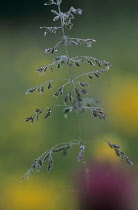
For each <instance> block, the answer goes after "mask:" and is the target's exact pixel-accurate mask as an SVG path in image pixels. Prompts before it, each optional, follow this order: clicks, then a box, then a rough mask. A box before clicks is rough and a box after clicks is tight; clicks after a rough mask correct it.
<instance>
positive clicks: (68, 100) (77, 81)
mask: <svg viewBox="0 0 138 210" xmlns="http://www.w3.org/2000/svg"><path fill="white" fill-rule="evenodd" d="M61 3H62V0H49V1H47V2H46V3H45V4H44V5H46V6H48V5H49V6H50V5H56V6H57V10H51V12H52V13H53V15H54V18H53V21H54V22H57V21H59V22H60V24H59V25H56V26H54V27H49V26H42V27H40V29H42V30H43V31H44V36H47V35H48V34H50V33H54V34H56V32H57V30H61V31H62V37H61V39H60V40H59V41H58V43H56V44H54V46H52V47H50V48H47V49H45V53H49V54H54V53H55V52H57V51H59V49H60V46H61V45H63V46H64V49H65V54H64V55H60V54H59V55H58V56H56V57H55V60H54V61H53V62H52V63H50V64H46V65H45V66H42V67H40V68H38V69H37V70H36V71H37V72H38V73H40V74H41V75H43V74H45V73H47V71H54V69H57V70H58V69H60V68H61V67H64V68H65V71H68V73H69V78H64V77H63V78H61V77H60V78H54V79H50V80H47V81H44V82H43V83H42V84H40V85H38V86H36V87H32V88H30V89H29V90H27V92H26V93H27V94H32V93H34V92H36V91H37V92H38V94H42V93H44V92H45V90H46V89H48V90H50V89H51V88H52V86H53V85H54V83H56V81H57V80H60V81H61V80H62V81H64V84H62V85H61V86H59V87H58V88H57V90H56V92H55V93H54V94H53V96H54V97H56V98H59V97H61V96H62V98H63V103H62V104H55V105H51V106H45V107H42V108H39V107H38V108H37V109H36V110H35V112H34V114H33V115H31V116H30V117H27V118H26V119H25V122H30V123H33V122H34V121H35V120H36V121H39V118H40V116H41V115H42V116H44V118H45V119H47V118H49V117H51V115H52V110H53V109H54V108H55V107H62V108H63V113H64V115H65V117H67V115H68V114H69V113H70V112H76V113H77V114H78V115H79V113H81V112H84V111H85V110H89V111H90V112H92V115H93V116H94V117H96V118H99V119H106V115H105V114H104V112H103V109H102V108H101V107H98V106H97V103H96V101H95V100H94V99H93V98H88V97H87V98H86V97H85V96H86V94H87V93H88V90H87V87H88V86H90V83H91V81H92V79H94V78H99V77H100V75H101V74H102V73H103V72H105V71H108V70H109V68H110V66H111V65H110V63H109V62H108V61H105V60H99V59H97V58H94V57H92V56H87V55H82V56H75V57H70V56H69V54H68V48H69V46H70V45H74V47H77V46H79V45H82V44H83V45H85V46H86V47H91V46H92V44H93V43H95V42H96V40H95V39H92V38H89V37H87V38H86V39H84V38H74V37H69V36H67V34H66V29H67V30H71V29H72V27H73V23H72V22H73V20H74V18H75V15H82V9H80V8H78V9H75V8H74V7H70V9H69V11H67V12H62V11H61ZM82 63H85V64H86V65H89V66H91V71H89V72H88V71H85V72H83V73H82V74H78V75H77V76H75V77H74V76H73V71H75V67H77V68H79V67H80V65H81V64H82ZM93 67H95V68H97V70H92V69H93ZM86 78H89V81H90V82H89V83H87V82H86V81H85V79H86ZM82 79H84V80H82ZM70 84H71V85H70ZM64 90H66V91H65V92H64ZM96 140H100V139H95V140H91V141H96ZM100 141H104V140H100ZM89 142H90V141H85V142H82V141H81V142H80V141H79V140H73V141H70V142H68V143H65V144H64V143H59V144H57V145H55V146H53V147H52V148H51V149H48V150H46V151H45V152H44V153H43V154H42V155H41V156H40V157H38V158H37V159H35V160H34V161H33V163H32V166H31V168H30V169H29V170H28V171H27V173H26V174H25V175H24V176H23V178H22V179H26V178H28V177H29V176H30V175H31V174H32V173H33V172H34V171H40V169H41V168H42V166H43V164H44V163H45V162H46V163H47V170H48V171H50V169H51V167H52V165H53V154H54V153H57V152H62V153H63V155H65V154H66V153H67V151H68V150H70V149H71V148H72V146H74V145H78V146H79V152H78V156H77V160H78V161H80V160H82V159H83V154H84V150H85V147H86V144H87V143H89ZM104 142H105V143H107V144H108V145H109V146H110V147H111V148H112V149H113V150H114V151H115V153H116V155H117V156H118V157H120V158H121V160H123V159H124V160H125V161H126V162H127V163H128V164H131V165H132V162H131V161H130V160H129V158H128V157H127V156H125V154H124V153H123V152H122V151H121V150H120V149H121V148H120V146H119V145H116V144H112V143H109V142H107V141H104Z"/></svg>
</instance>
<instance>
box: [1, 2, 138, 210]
mask: <svg viewBox="0 0 138 210" xmlns="http://www.w3.org/2000/svg"><path fill="white" fill-rule="evenodd" d="M43 3H44V1H38V0H33V1H31V0H28V1H23V0H21V1H16V0H15V1H2V2H1V13H0V16H1V18H0V23H1V33H0V37H1V38H0V39H1V45H0V51H1V62H0V64H1V82H0V85H1V88H0V89H1V132H0V136H1V139H0V145H1V146H0V168H1V173H0V182H1V183H0V194H1V196H0V209H4V210H6V209H10V210H14V209H48V208H51V206H53V205H56V208H55V209H65V208H66V209H72V210H75V209H77V207H76V200H75V198H74V193H73V191H72V178H71V177H72V174H73V173H74V171H75V170H74V169H76V168H77V167H79V166H80V165H81V163H78V162H77V160H76V156H77V154H78V151H77V149H76V148H75V149H73V150H72V151H70V153H69V155H68V156H67V157H64V158H63V157H62V156H60V155H55V158H54V166H53V168H52V170H51V172H50V173H47V172H46V167H44V169H43V170H42V171H41V172H40V173H35V176H34V177H33V178H32V179H31V180H30V181H29V182H25V183H21V184H20V183H19V182H18V181H19V180H20V178H21V176H22V175H23V174H24V173H25V172H26V170H27V169H28V168H29V167H30V165H31V163H32V161H33V160H34V159H35V158H36V157H38V156H39V155H40V154H41V153H42V152H43V151H45V149H47V148H50V147H52V146H53V145H55V144H57V143H59V142H68V141H70V140H71V139H74V138H75V139H76V138H78V136H79V131H78V121H77V119H76V115H75V114H70V116H69V118H68V119H64V116H63V113H62V109H55V110H54V111H53V116H52V117H51V118H50V119H48V120H44V119H42V118H41V120H40V123H37V122H35V123H34V124H33V125H31V124H30V123H27V124H25V123H24V119H25V118H26V117H29V116H30V115H31V114H33V111H34V110H35V109H36V108H42V107H44V106H45V105H51V104H54V103H57V104H60V103H61V102H62V98H60V99H55V98H52V95H53V94H54V92H55V90H56V88H57V87H58V84H55V87H54V88H52V90H49V91H45V93H44V95H38V94H37V93H34V94H30V95H25V93H26V90H27V89H29V88H32V87H33V86H36V85H38V84H40V83H41V82H42V81H45V80H47V78H48V79H49V78H53V77H60V76H61V75H63V74H64V72H65V71H66V69H64V68H62V69H61V70H55V72H54V73H53V74H52V73H51V72H47V74H45V75H44V76H41V77H40V76H39V75H38V74H37V73H36V72H35V70H36V69H38V68H39V67H41V66H43V65H47V64H48V63H50V62H52V61H53V60H54V56H53V55H52V56H51V55H47V54H45V53H44V50H45V48H48V47H51V46H53V45H54V44H55V43H56V41H58V40H59V39H60V37H61V34H60V32H58V33H57V34H56V36H55V35H48V36H47V37H44V36H43V31H42V30H39V27H40V26H51V25H52V26H54V25H57V24H59V23H58V22H56V23H53V22H52V18H53V15H52V14H51V13H50V10H51V8H52V7H49V6H48V7H44V6H43ZM72 5H73V6H74V7H75V8H78V7H79V8H82V9H83V11H84V12H83V15H82V16H77V17H76V19H75V20H74V26H73V29H72V31H66V34H67V35H69V36H73V37H79V38H93V39H96V41H97V42H96V43H94V44H93V45H92V48H91V49H89V48H86V47H85V46H79V47H76V46H71V47H70V49H69V54H70V55H72V56H75V55H90V56H93V57H96V58H98V59H101V60H108V61H109V62H110V63H111V64H112V67H111V71H109V72H108V73H107V72H105V73H103V74H102V76H101V77H100V78H99V79H96V78H95V79H94V80H92V81H90V82H91V88H89V92H90V93H89V97H91V96H92V97H94V98H97V99H99V100H100V104H101V106H102V107H103V108H104V112H105V113H106V114H107V115H108V119H107V120H106V121H101V120H99V119H95V118H93V117H92V116H91V114H90V113H89V112H86V113H85V114H81V115H80V127H81V133H82V134H81V137H82V139H83V140H85V141H86V140H90V139H95V138H103V139H104V140H107V141H108V140H109V141H111V142H112V143H117V144H120V145H121V146H122V148H123V151H124V152H125V153H126V154H127V155H128V156H129V157H130V159H131V160H132V161H133V162H134V168H137V164H138V152H137V150H138V140H137V138H138V71H137V68H138V59H137V54H138V53H137V49H138V13H137V6H138V5H137V1H134V0H132V1H124V0H122V1H119V0H116V1H110V0H106V1H102V0H98V1H96V0H94V1H91V0H87V1H79V0H74V1H73V0H71V1H67V0H64V1H63V4H62V9H63V11H67V10H68V8H69V7H70V6H72ZM64 53H65V52H64V49H61V50H60V51H58V52H57V53H56V56H57V55H60V54H64ZM86 68H87V66H85V65H82V66H81V68H77V67H76V68H74V69H73V71H75V72H77V73H79V72H83V71H85V69H86ZM89 69H91V68H90V67H89V66H88V70H89ZM59 85H60V84H59ZM86 150H87V152H86V160H87V159H89V158H98V159H99V160H102V161H103V160H106V161H107V160H108V161H112V162H114V161H115V162H117V161H118V159H116V157H115V155H114V154H113V152H112V151H111V149H110V148H107V146H106V145H104V144H103V143H101V142H100V143H97V142H95V143H91V144H90V145H88V148H86ZM130 170H131V168H130ZM69 204H70V205H69ZM68 205H69V207H68Z"/></svg>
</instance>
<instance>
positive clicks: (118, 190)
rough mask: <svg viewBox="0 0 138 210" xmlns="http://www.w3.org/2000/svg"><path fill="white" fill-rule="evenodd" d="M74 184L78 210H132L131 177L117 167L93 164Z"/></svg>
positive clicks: (132, 190)
mask: <svg viewBox="0 0 138 210" xmlns="http://www.w3.org/2000/svg"><path fill="white" fill-rule="evenodd" d="M75 180H76V179H75ZM75 183H76V188H77V191H78V193H77V196H78V205H79V210H132V202H133V195H134V188H133V177H132V176H130V175H129V174H128V173H127V172H126V171H125V170H123V169H122V168H121V167H119V166H113V165H112V166H111V165H109V164H102V163H95V164H93V166H92V167H88V168H87V169H85V171H83V173H82V174H80V173H79V175H77V180H76V181H75Z"/></svg>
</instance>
